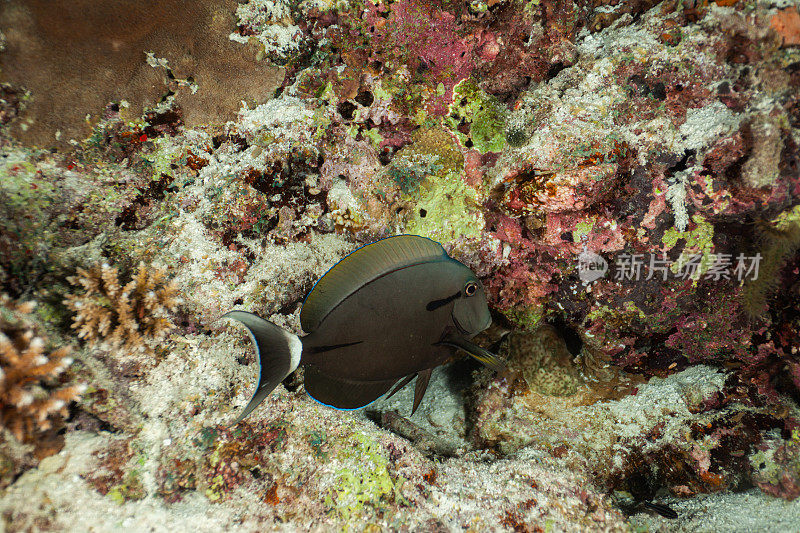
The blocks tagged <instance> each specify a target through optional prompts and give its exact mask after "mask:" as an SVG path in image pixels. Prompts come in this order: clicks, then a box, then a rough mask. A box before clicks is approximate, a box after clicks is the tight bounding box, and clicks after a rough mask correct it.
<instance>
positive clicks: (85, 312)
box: [64, 262, 178, 352]
mask: <svg viewBox="0 0 800 533" xmlns="http://www.w3.org/2000/svg"><path fill="white" fill-rule="evenodd" d="M118 274H119V270H118V269H117V268H115V267H111V266H109V265H108V264H107V263H102V264H97V265H95V266H93V267H92V268H91V269H89V270H84V269H78V276H72V277H70V278H69V282H70V283H71V284H72V285H74V286H76V287H80V288H81V289H83V291H82V293H81V294H70V295H67V297H66V299H65V300H64V303H65V304H66V306H67V307H68V308H69V309H70V310H71V311H73V312H74V313H75V315H74V319H73V322H72V328H73V329H76V330H78V331H77V335H78V337H80V338H82V339H84V340H86V342H88V343H90V344H92V345H99V346H107V347H115V348H122V349H123V350H125V351H129V352H133V351H144V350H146V349H150V348H149V345H148V343H152V342H157V341H160V340H162V339H163V338H164V337H165V336H166V334H167V333H168V332H169V330H170V329H172V328H173V325H172V323H171V322H170V320H169V318H168V317H166V316H164V315H167V314H168V313H169V312H171V311H174V310H175V309H176V307H177V306H178V297H177V294H178V287H177V285H175V284H174V283H172V282H167V281H166V279H165V276H166V270H163V269H158V268H155V269H154V268H147V267H146V266H145V264H144V263H143V262H140V263H139V267H138V270H137V272H136V274H135V276H134V277H133V279H132V280H131V281H129V282H128V283H127V284H125V285H124V286H122V285H121V284H120V281H119V277H118Z"/></svg>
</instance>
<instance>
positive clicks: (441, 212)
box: [406, 173, 484, 242]
mask: <svg viewBox="0 0 800 533" xmlns="http://www.w3.org/2000/svg"><path fill="white" fill-rule="evenodd" d="M412 199H413V200H414V202H413V203H414V205H415V210H414V212H413V213H412V214H411V218H410V220H409V221H408V223H407V225H406V232H407V233H411V234H414V235H421V236H423V237H428V238H430V239H433V240H436V241H439V242H449V241H452V240H454V239H457V238H458V237H468V238H471V237H474V238H478V237H480V234H481V230H482V229H483V226H484V222H483V215H481V213H480V211H479V210H478V209H477V206H478V202H477V200H476V192H475V190H474V189H472V188H471V187H469V186H468V185H467V184H466V183H465V182H464V180H463V178H462V176H461V175H460V174H455V173H449V174H446V175H445V176H444V177H441V178H438V177H436V178H431V179H428V180H427V181H425V182H424V183H422V184H420V186H419V189H418V190H417V192H416V194H414V195H413V198H412Z"/></svg>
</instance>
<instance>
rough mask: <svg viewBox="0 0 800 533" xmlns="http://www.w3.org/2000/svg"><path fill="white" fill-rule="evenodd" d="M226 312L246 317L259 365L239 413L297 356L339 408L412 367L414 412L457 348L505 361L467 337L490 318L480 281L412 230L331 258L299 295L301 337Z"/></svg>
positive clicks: (487, 360) (484, 359)
mask: <svg viewBox="0 0 800 533" xmlns="http://www.w3.org/2000/svg"><path fill="white" fill-rule="evenodd" d="M222 318H233V319H235V320H238V321H239V322H241V323H242V324H244V325H245V326H246V327H247V329H248V331H249V332H250V336H251V338H252V340H253V343H254V344H255V347H256V350H257V352H258V362H259V365H260V375H259V380H258V386H257V388H256V391H255V394H253V398H252V399H251V400H250V403H248V404H247V406H246V407H245V409H244V411H243V412H242V414H241V415H240V416H239V417H238V418H237V419H236V422H234V423H238V422H239V421H240V420H242V419H243V418H244V417H246V416H247V415H248V414H250V412H252V411H253V409H255V408H256V407H257V406H258V404H259V403H261V402H262V401H263V400H264V398H266V397H267V396H268V395H269V394H270V393H271V392H272V390H273V389H275V387H277V386H278V384H279V383H280V382H281V381H283V380H284V379H285V378H286V377H287V376H288V375H289V374H291V373H292V372H294V371H295V370H296V369H297V368H298V366H300V365H303V367H304V368H305V389H306V392H308V394H309V395H310V396H311V397H312V398H314V399H315V400H317V401H318V402H320V403H322V404H325V405H328V406H331V407H335V408H337V409H358V408H360V407H364V406H366V405H367V404H369V403H371V402H373V401H374V400H376V399H377V398H379V397H380V396H383V395H384V394H385V393H386V392H387V391H388V390H389V389H390V388H391V387H392V386H393V385H395V384H397V387H396V388H395V390H394V391H393V392H392V394H394V393H395V392H397V391H398V390H399V389H400V388H402V387H404V386H405V385H406V384H408V383H409V382H410V381H411V380H412V379H413V378H414V376H416V377H417V382H416V390H415V392H414V406H413V411H412V414H413V412H414V411H416V409H417V407H418V406H419V403H420V401H421V400H422V397H423V396H424V394H425V390H426V388H427V386H428V380H429V379H430V377H431V372H432V370H433V369H434V368H435V367H437V366H439V365H441V364H442V363H444V362H445V361H447V360H448V359H449V358H450V357H451V356H452V355H453V353H454V352H455V349H456V348H460V349H462V350H464V351H465V352H467V353H469V354H470V355H471V356H472V357H474V358H475V359H477V360H478V361H480V362H481V363H483V364H485V365H486V366H489V367H491V368H494V369H497V370H499V369H501V368H502V367H503V364H502V363H501V362H500V360H499V359H498V358H497V356H495V355H494V354H492V353H491V352H489V351H488V350H485V349H483V348H481V347H480V346H477V345H475V344H473V343H471V342H469V340H470V339H471V338H472V337H474V336H475V335H477V334H478V333H480V332H481V331H483V330H484V329H486V328H487V327H489V325H490V324H491V316H490V314H489V307H488V306H487V304H486V296H485V294H484V292H483V287H482V286H481V283H480V281H478V279H477V278H476V277H475V274H474V273H473V272H472V271H471V270H470V269H469V268H467V267H466V266H465V265H463V264H462V263H460V262H458V261H456V260H455V259H453V258H451V257H450V256H448V255H447V252H445V250H444V248H442V245H441V244H439V243H437V242H435V241H432V240H430V239H426V238H424V237H419V236H416V235H398V236H396V237H389V238H386V239H383V240H380V241H377V242H374V243H372V244H369V245H367V246H364V247H362V248H359V249H357V250H356V251H354V252H352V253H351V254H350V255H348V256H347V257H345V258H344V259H342V260H341V261H339V262H338V263H337V264H336V265H334V266H333V268H331V269H330V270H329V271H328V272H327V273H326V274H325V275H324V276H323V277H322V278H321V279H320V280H319V281H318V282H317V284H316V285H314V288H313V289H312V290H311V292H310V293H309V294H308V296H307V297H306V300H305V302H304V303H303V308H302V310H301V312H300V324H301V326H302V327H303V331H305V332H306V333H307V334H306V335H305V336H303V337H298V336H297V335H293V334H292V333H289V332H288V331H286V330H284V329H281V328H280V327H278V326H276V325H275V324H272V323H271V322H268V321H266V320H264V319H263V318H261V317H259V316H256V315H254V314H252V313H248V312H245V311H231V312H229V313H226V314H224V315H223V316H222ZM398 382H399V383H398Z"/></svg>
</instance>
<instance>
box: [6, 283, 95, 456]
mask: <svg viewBox="0 0 800 533" xmlns="http://www.w3.org/2000/svg"><path fill="white" fill-rule="evenodd" d="M34 305H35V304H34V303H33V302H25V303H14V302H12V301H11V299H10V298H9V297H8V295H5V294H2V295H0V306H1V309H2V315H0V319H1V320H2V322H0V372H1V373H2V374H0V404H2V410H0V417H1V419H2V426H3V428H5V429H7V430H9V431H10V432H11V433H12V434H13V435H14V437H16V438H17V440H19V441H21V442H25V443H28V442H34V441H35V440H36V439H37V438H39V436H40V434H41V433H43V432H51V433H52V432H53V430H57V429H59V428H61V427H62V426H63V421H64V418H65V417H66V416H67V405H68V404H69V402H72V401H74V400H76V399H78V398H79V397H80V395H81V393H83V392H84V391H85V390H86V386H85V385H80V384H79V385H70V386H65V387H61V386H59V383H58V377H59V376H60V375H61V374H62V373H63V372H64V371H65V370H66V369H67V367H68V366H69V365H70V364H72V358H71V357H69V355H70V351H71V348H70V347H69V346H63V347H61V348H59V349H57V350H53V351H51V352H50V353H47V352H46V350H45V340H44V339H43V338H42V337H40V336H37V335H36V333H35V331H34V329H33V327H32V325H31V324H30V323H29V322H26V319H25V317H26V315H29V314H30V313H31V311H33V308H34Z"/></svg>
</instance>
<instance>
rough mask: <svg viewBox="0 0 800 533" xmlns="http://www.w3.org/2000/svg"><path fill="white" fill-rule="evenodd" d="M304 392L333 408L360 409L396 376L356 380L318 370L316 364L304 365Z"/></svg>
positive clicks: (375, 398) (390, 383)
mask: <svg viewBox="0 0 800 533" xmlns="http://www.w3.org/2000/svg"><path fill="white" fill-rule="evenodd" d="M304 379H305V388H306V392H307V393H308V395H309V396H311V397H312V398H313V399H315V400H316V401H318V402H319V403H321V404H323V405H327V406H329V407H333V408H335V409H360V408H362V407H366V406H367V405H369V404H371V403H372V402H374V401H375V400H377V399H378V398H380V397H381V396H383V395H384V394H386V391H388V390H389V389H390V388H391V387H392V385H394V384H395V383H396V382H397V378H394V379H388V380H382V381H356V380H350V379H343V378H337V377H333V376H329V375H328V374H325V373H323V372H320V371H319V370H318V369H317V367H316V366H314V365H307V366H306V367H305V378H304Z"/></svg>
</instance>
